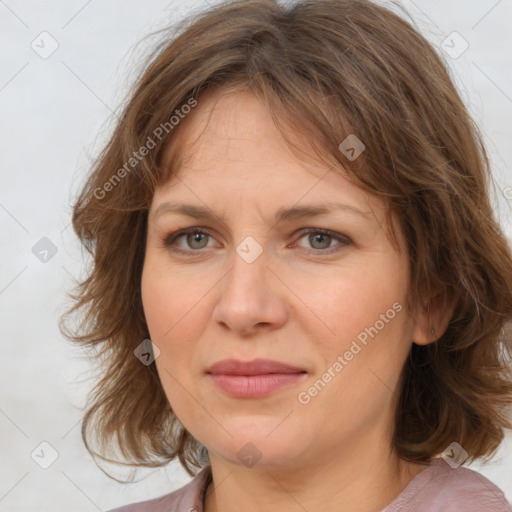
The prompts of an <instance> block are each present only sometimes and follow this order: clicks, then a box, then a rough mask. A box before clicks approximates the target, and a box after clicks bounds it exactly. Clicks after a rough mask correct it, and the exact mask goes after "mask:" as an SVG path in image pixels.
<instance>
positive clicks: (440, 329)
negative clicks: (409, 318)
mask: <svg viewBox="0 0 512 512" xmlns="http://www.w3.org/2000/svg"><path fill="white" fill-rule="evenodd" d="M456 302H457V301H456V300H455V297H454V295H453V293H449V292H448V290H446V289H445V290H443V291H440V292H437V293H434V294H433V295H431V296H430V298H429V299H428V300H427V302H426V305H425V306H421V310H418V312H417V315H416V319H415V322H416V323H415V327H414V331H413V335H412V342H413V343H416V345H428V344H429V343H434V342H435V341H437V340H438V339H439V338H441V336H442V335H443V334H444V332H445V331H446V329H447V328H448V325H449V323H450V320H451V318H452V315H453V312H454V309H455V305H456ZM418 309H419V308H418Z"/></svg>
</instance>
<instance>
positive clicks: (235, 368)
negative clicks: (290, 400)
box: [206, 359, 306, 375]
mask: <svg viewBox="0 0 512 512" xmlns="http://www.w3.org/2000/svg"><path fill="white" fill-rule="evenodd" d="M206 373H212V374H221V375H265V374H269V373H306V370H305V369H304V368H299V367H298V366H293V365H290V364H287V363H282V362H281V361H273V360H271V359H253V360H252V361H239V360H237V359H224V360H223V361H219V362H218V363H215V364H214V365H212V366H210V367H209V368H208V369H207V370H206Z"/></svg>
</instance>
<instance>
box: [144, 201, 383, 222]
mask: <svg viewBox="0 0 512 512" xmlns="http://www.w3.org/2000/svg"><path fill="white" fill-rule="evenodd" d="M336 210H343V211H346V212H347V213H352V214H354V215H359V216H362V217H369V216H370V215H373V212H371V211H369V212H363V211H361V210H359V209H358V208H356V207H355V206H350V205H348V204H341V203H332V202H328V203H322V204H320V205H304V206H292V207H289V208H280V209H279V210H278V211H277V212H276V214H275V221H276V223H278V222H284V221H291V220H295V219H302V218H305V217H314V216H317V215H324V214H328V213H334V212H335V211H336ZM169 212H173V213H178V214H181V215H186V216H188V217H193V218H194V219H205V220H218V219H219V218H220V219H221V220H222V221H223V222H224V221H225V219H224V218H223V217H222V216H218V215H215V214H214V213H213V212H212V211H211V210H210V208H207V207H205V206H199V205H194V204H186V203H172V202H165V203H161V204H160V205H159V206H158V207H157V209H156V210H155V213H154V216H153V218H154V219H156V218H158V217H159V216H160V215H162V214H164V213H169Z"/></svg>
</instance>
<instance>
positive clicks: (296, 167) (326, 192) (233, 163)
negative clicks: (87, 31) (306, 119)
mask: <svg viewBox="0 0 512 512" xmlns="http://www.w3.org/2000/svg"><path fill="white" fill-rule="evenodd" d="M286 137H287V138H288V139H291V140H292V141H293V142H294V144H296V147H292V146H290V144H289V143H288V141H287V140H286V139H285V138H284V137H283V134H282V132H281V130H280V129H279V128H278V127H277V126H276V125H275V124H274V121H273V119H272V116H271V114H270V113H269V111H268V110H267V107H266V106H265V105H264V104H263V102H261V101H260V100H259V99H258V97H257V96H256V95H254V93H252V92H251V91H250V90H247V89H246V90H242V91H240V90H235V91H223V90H220V91H215V92H213V93H207V94H206V95H205V96H201V97H200V99H199V100H198V105H197V107H196V108H195V109H194V110H193V112H191V113H190V114H189V115H188V116H187V117H186V118H185V119H184V120H183V121H182V122H181V124H180V126H179V130H178V131H177V132H176V133H175V134H173V138H172V139H170V141H169V142H168V143H167V146H166V148H165V151H164V154H163V159H162V163H163V165H164V167H166V168H167V169H168V172H167V173H166V174H167V175H168V176H170V178H171V179H170V180H169V182H172V183H176V182H177V180H178V179H183V180H184V179H185V178H186V180H189V181H192V182H194V183H195V184H197V182H201V183H204V184H205V186H210V187H211V186H215V185H217V188H219V189H220V188H221V187H220V186H221V184H222V185H226V184H227V183H229V184H230V186H237V187H239V188H238V190H239V193H242V191H243V190H244V185H249V189H250V190H251V189H253V187H256V189H255V190H260V191H263V192H266V193H267V194H268V193H269V192H270V190H269V187H270V186H272V188H273V189H275V188H279V189H280V190H281V192H282V193H285V192H286V191H289V192H290V193H292V194H300V195H301V196H302V195H305V194H308V195H315V196H316V197H320V196H325V198H326V200H332V199H334V198H335V196H338V197H340V195H341V196H345V197H347V194H348V195H350V196H354V195H359V196H361V198H362V197H363V196H364V197H366V196H367V194H366V193H365V192H364V191H363V190H361V189H360V188H358V187H357V186H356V185H355V184H354V182H353V180H351V178H350V175H349V174H348V173H347V172H346V170H345V169H343V167H342V166H341V165H340V164H337V163H336V162H335V160H334V159H331V160H332V162H333V163H332V164H331V165H330V164H328V163H327V162H328V161H329V159H328V158H325V157H326V155H325V154H323V158H322V159H320V158H319V157H318V154H317V153H315V152H314V151H313V150H312V148H311V147H309V146H310V144H309V141H308V139H307V138H306V137H304V136H303V135H301V134H299V133H296V132H294V131H292V130H290V129H289V130H287V131H286ZM297 149H298V150H297ZM178 181H179V180H178ZM169 182H168V183H167V184H169ZM177 184H178V185H179V182H178V183H177ZM310 189H311V190H310ZM313 189H314V190H313ZM219 192H220V190H219ZM299 198H300V197H296V198H295V201H298V200H299Z"/></svg>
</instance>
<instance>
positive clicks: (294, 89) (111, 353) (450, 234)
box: [59, 0, 512, 476]
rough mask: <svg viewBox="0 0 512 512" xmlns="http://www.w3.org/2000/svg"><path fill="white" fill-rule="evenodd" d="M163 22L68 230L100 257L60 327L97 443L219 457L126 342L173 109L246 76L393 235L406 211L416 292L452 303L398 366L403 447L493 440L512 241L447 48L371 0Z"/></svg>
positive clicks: (507, 343)
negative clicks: (438, 330)
mask: <svg viewBox="0 0 512 512" xmlns="http://www.w3.org/2000/svg"><path fill="white" fill-rule="evenodd" d="M157 35H158V36H159V37H160V39H159V42H158V44H157V45H156V47H155V50H154V52H153V53H152V54H151V55H150V56H149V58H148V60H147V61H146V64H145V66H144V68H143V70H142V72H141V75H140V77H139V78H138V80H137V81H136V83H135V85H134V86H133V88H132V91H131V94H130V96H129V98H128V100H127V102H126V104H125V106H124V108H123V110H122V113H121V115H120V118H119V120H118V121H116V126H115V129H114V130H113V133H112V135H111V137H110V139H109V140H108V142H107V143H106V145H105V146H104V148H103V150H102V151H101V153H100V154H99V156H98V158H97V159H96V161H95V163H94V166H93V169H92V171H91V173H90V174H89V175H88V177H87V181H86V183H85V185H84V186H83V187H82V189H81V191H80V192H79V195H78V197H77V198H76V200H75V201H74V204H73V212H72V223H73V228H74V231H75V233H76V234H77V236H78V238H79V239H80V241H81V243H82V244H83V246H84V247H85V248H86V249H87V251H88V252H89V253H90V254H91V255H92V256H93V262H92V265H91V268H90V269H88V274H87V277H86V278H85V279H84V280H83V281H81V282H79V283H77V284H76V286H75V288H74V290H73V292H72V293H68V294H69V296H70V297H71V298H72V300H73V305H72V307H70V308H69V309H68V310H67V311H66V313H65V314H64V315H62V317H61V320H60V324H59V325H60V328H61V332H62V333H63V334H64V336H65V337H66V338H67V339H69V340H71V341H74V342H76V343H79V344H81V345H82V346H84V347H88V348H90V349H91V352H90V353H91V356H92V357H93V358H94V359H95V360H96V363H97V366H96V368H97V369H98V372H99V378H98V381H97V383H96V384H95V387H94V388H93V389H92V390H91V392H90V395H89V401H88V404H87V410H86V413H85V416H84V419H83V422H82V437H83V440H84V442H85V445H86V447H87V449H88V450H89V452H90V453H91V454H92V455H93V456H94V457H99V458H101V459H102V460H108V461H117V462H118V463H119V464H125V465H131V466H133V467H142V466H146V467H157V466H162V465H164V464H166V463H168V462H169V461H171V460H173V459H175V458H176V457H178V458H179V460H180V462H181V464H182V465H183V467H184V468H185V470H186V471H187V472H188V473H189V474H190V475H191V476H193V475H195V474H196V473H197V471H198V470H199V469H200V468H202V467H204V466H205V465H206V464H207V463H208V462H209V459H208V454H207V450H206V448H205V447H204V446H203V445H201V444H200V443H199V442H198V441H197V440H196V439H194V438H193V437H192V436H191V434H190V433H189V432H187V431H186V429H185V428H184V427H183V426H182V425H181V423H180V422H179V420H178V419H177V417H176V416H175V415H174V413H173V411H172V408H171V406H170V404H169V403H168V400H167V398H166V395H165V393H164V390H163V388H162V385H161V382H160V380H159V376H158V373H157V370H156V367H155V364H154V363H153V364H151V365H148V366H145V365H143V364H141V362H140V361H139V360H138V359H137V358H136V357H135V356H134V349H135V348H136V347H137V346H138V345H139V344H140V343H141V342H142V340H144V339H146V338H149V332H148V328H147V324H146V321H145V317H144V313H143V309H142V301H141V289H140V284H141V272H142V267H143V263H144V249H145V238H146V223H147V213H148V209H149V207H150V205H151V200H152V197H153V193H154V190H155V187H156V186H158V185H159V184H162V183H164V182H165V181H166V180H168V179H169V178H171V177H172V176H173V172H174V171H175V170H176V169H177V168H178V167H179V163H180V157H181V155H180V153H179V146H177V147H176V150H175V152H174V154H173V157H172V158H171V163H170V165H168V166H164V165H162V163H161V160H162V152H163V150H164V148H165V147H166V146H167V144H168V143H169V142H170V141H172V140H174V139H175V138H176V135H177V134H178V133H179V130H180V126H182V125H183V122H185V121H181V119H180V121H178V123H175V121H172V120H171V116H173V115H174V117H176V116H177V115H179V117H180V118H183V117H185V114H186V112H188V111H190V110H191V108H192V107H190V108H188V109H187V108H185V107H184V105H187V104H188V105H193V104H194V102H197V103H196V104H197V105H199V107H200V104H201V98H202V95H203V94H205V93H206V92H207V91H208V92H211V91H215V90H220V91H223V90H226V91H227V90H236V89H241V88H243V87H249V88H250V89H251V90H252V91H253V92H254V94H256V95H257V96H258V97H259V98H260V99H261V101H262V102H264V104H265V105H266V106H267V108H268V110H269V112H270V113H271V115H272V117H273V119H274V122H275V123H276V126H278V127H279V128H280V129H281V131H282V132H283V135H284V136H285V137H287V136H289V134H291V133H293V134H295V135H298V134H302V135H304V136H306V137H307V138H308V141H309V142H310V143H311V148H310V149H311V151H313V152H314V153H315V154H316V155H317V156H318V157H319V158H320V159H322V161H324V162H325V163H326V164H327V165H329V166H330V167H331V168H334V169H337V171H338V172H348V173H349V174H350V175H351V177H352V179H353V180H354V181H355V182H356V183H357V184H358V185H359V186H361V187H362V188H363V189H364V190H366V191H368V192H370V193H372V194H375V195H376V196H378V197H381V198H384V199H385V200H386V201H387V203H388V204H389V215H388V222H389V227H390V228H391V229H390V233H391V235H392V238H393V240H395V242H396V231H395V230H396V226H393V223H392V222H391V221H390V219H391V211H394V212H396V213H397V214H398V218H399V219H400V223H401V226H400V229H402V232H403V234H404V235H405V240H406V242H407V250H408V257H409V259H410V267H411V275H410V283H411V285H410V290H409V304H408V307H409V308H411V307H412V306H413V305H414V304H420V303H421V297H422V296H423V294H422V292H424V291H425V290H430V289H432V290H434V289H442V290H444V291H445V293H446V294H447V296H448V297H450V300H452V301H453V302H452V304H454V311H453V315H452V317H451V321H450V323H449V325H448V327H447V329H446V330H445V331H444V333H442V335H441V336H440V337H439V339H437V341H436V342H434V343H430V344H428V345H425V346H420V345H418V344H414V343H413V344H412V346H411V350H410V354H409V357H408V359H407V361H406V363H405V365H404V368H403V372H402V379H401V390H400V393H401V394H400V398H399V405H398V408H397V411H396V428H395V432H394V437H393V440H392V442H393V446H394V448H395V449H396V451H397V453H398V455H399V456H400V457H401V458H402V459H404V460H409V461H414V462H428V461H429V460H430V459H431V458H433V457H434V456H436V455H439V454H440V453H441V452H442V451H443V450H444V449H445V448H446V447H447V446H448V445H449V444H450V443H451V442H453V441H457V442H458V443H459V444H460V445H461V446H462V447H463V448H464V449H465V450H466V451H467V452H468V454H469V459H468V461H469V462H470V461H472V460H474V459H477V458H489V457H491V456H492V455H494V453H495V451H496V449H497V447H498V446H499V445H500V443H501V441H502V439H503V436H504V430H505V429H511V428H512V425H511V417H510V410H509V409H510V405H511V403H512V378H511V360H512V343H511V336H510V335H511V329H512V327H511V320H512V255H511V251H510V248H509V247H508V245H507V240H506V238H505V236H504V234H503V232H502V230H501V228H500V226H499V223H498V222H497V220H496V219H495V217H494V212H493V207H492V205H491V200H490V193H491V188H492V187H494V188H493V189H495V184H494V182H493V179H492V175H491V171H490V166H489V161H488V157H487V155H486V151H485V148H484V144H483V141H482V136H481V134H480V132H479V130H478V128H477V126H476V125H475V123H474V121H473V120H472V118H471V117H470V115H469V113H468V111H467V109H466V108H465V106H464V104H463V102H462V101H461V98H460V97H459V94H458V93H457V90H456V88H455V86H454V84H453V82H452V79H451V77H450V73H449V71H448V70H449V67H448V65H447V64H446V62H445V60H444V59H443V58H442V57H441V56H440V54H438V53H437V52H436V50H434V48H433V47H432V46H431V45H430V44H429V42H428V41H427V40H426V38H425V37H424V36H422V35H421V34H420V33H419V31H418V30H417V29H416V28H414V27H413V25H412V23H409V22H408V21H406V20H405V18H404V17H403V16H401V15H399V14H396V13H394V12H393V11H391V10H389V9H386V8H383V7H381V6H379V5H376V4H374V3H372V2H370V1H367V0H315V1H313V0H306V1H299V2H294V3H292V4H290V5H287V6H285V5H281V4H279V3H278V2H277V1H273V0H247V1H231V2H224V3H222V4H218V5H215V6H214V7H211V8H209V9H208V10H203V11H200V12H193V13H192V14H191V15H189V16H188V18H186V20H185V21H183V20H180V24H179V28H176V27H174V28H173V27H171V28H166V29H165V30H163V31H159V32H158V33H157ZM180 122H181V124H180ZM158 128H159V130H158ZM157 134H158V136H157ZM349 134H357V137H358V138H359V139H360V140H361V141H363V142H364V144H365V145H366V149H365V151H364V152H363V154H362V155H361V156H360V157H359V158H357V159H356V160H353V161H351V160H350V159H348V158H346V157H345V156H344V155H343V154H342V152H341V151H340V150H339V144H340V143H341V142H342V141H343V140H344V139H345V138H346V137H347V136H348V135H349ZM286 140H287V141H288V142H289V143H290V144H291V145H294V142H293V141H292V140H291V137H289V138H287V139H286ZM150 141H151V142H150ZM142 148H146V150H143V149H142ZM295 150H296V152H299V151H301V148H300V147H298V145H297V146H296V147H295ZM310 154H311V152H310ZM342 168H343V170H342ZM78 311H80V312H82V315H81V316H80V319H81V320H80V322H79V324H78V325H77V326H75V328H74V329H71V330H70V329H69V328H68V327H67V326H66V322H67V319H68V317H69V316H70V315H74V314H75V313H77V312H78ZM93 444H94V445H96V446H97V448H98V450H95V449H94V448H93ZM107 454H109V455H110V456H109V457H107ZM96 460H97V459H96Z"/></svg>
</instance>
